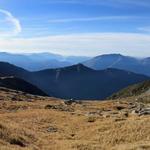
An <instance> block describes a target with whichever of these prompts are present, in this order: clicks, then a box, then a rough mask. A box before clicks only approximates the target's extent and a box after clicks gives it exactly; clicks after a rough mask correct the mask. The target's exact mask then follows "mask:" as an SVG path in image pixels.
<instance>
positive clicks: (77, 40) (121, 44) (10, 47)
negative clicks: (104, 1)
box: [0, 33, 150, 56]
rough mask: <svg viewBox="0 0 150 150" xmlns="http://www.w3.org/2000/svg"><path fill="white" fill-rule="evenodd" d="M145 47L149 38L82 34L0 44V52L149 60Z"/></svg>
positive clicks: (130, 35)
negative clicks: (106, 55) (118, 55)
mask: <svg viewBox="0 0 150 150" xmlns="http://www.w3.org/2000/svg"><path fill="white" fill-rule="evenodd" d="M149 47H150V35H146V34H137V33H84V34H70V35H56V36H47V37H39V38H38V37H37V38H35V37H34V38H13V39H1V40H0V49H1V50H6V51H9V52H14V51H15V52H31V51H32V52H42V51H43V50H44V51H47V52H55V53H60V54H66V55H85V54H86V55H91V56H92V55H99V54H103V53H122V54H126V55H133V56H135V55H136V56H142V55H141V54H143V56H144V55H145V56H149V55H150V51H149ZM20 50H21V51H20ZM23 50H24V51H23Z"/></svg>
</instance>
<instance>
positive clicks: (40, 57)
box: [0, 52, 150, 76]
mask: <svg viewBox="0 0 150 150" xmlns="http://www.w3.org/2000/svg"><path fill="white" fill-rule="evenodd" d="M0 61H3V62H8V63H11V64H13V65H16V66H18V67H21V68H24V69H26V70H29V71H39V70H44V69H56V68H63V67H68V66H72V65H75V64H78V63H82V64H83V65H85V66H87V67H89V68H92V69H94V70H104V69H107V68H116V69H121V70H126V71H131V72H134V73H138V74H144V75H147V76H150V57H147V58H143V59H139V58H134V57H129V56H123V55H120V54H108V55H100V56H97V57H94V58H91V57H83V56H62V55H57V54H52V53H31V54H10V53H5V52H3V53H0Z"/></svg>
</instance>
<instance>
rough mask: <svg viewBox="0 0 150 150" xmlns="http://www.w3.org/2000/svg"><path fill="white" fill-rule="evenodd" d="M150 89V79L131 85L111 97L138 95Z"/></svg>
mask: <svg viewBox="0 0 150 150" xmlns="http://www.w3.org/2000/svg"><path fill="white" fill-rule="evenodd" d="M149 90H150V80H148V81H144V82H141V83H138V84H135V85H131V86H129V87H127V88H125V89H123V90H121V91H119V92H117V93H115V94H113V95H112V96H110V97H109V99H118V98H126V97H131V96H138V95H141V94H142V93H145V92H147V91H149Z"/></svg>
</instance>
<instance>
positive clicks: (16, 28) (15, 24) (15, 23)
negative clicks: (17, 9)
mask: <svg viewBox="0 0 150 150" xmlns="http://www.w3.org/2000/svg"><path fill="white" fill-rule="evenodd" d="M0 13H2V14H3V15H4V16H5V19H4V22H6V23H9V24H11V26H12V29H11V32H1V36H12V35H17V34H19V33H20V32H21V31H22V28H21V24H20V21H19V20H18V19H17V18H16V17H14V16H13V15H12V14H11V13H10V12H9V11H6V10H3V9H0Z"/></svg>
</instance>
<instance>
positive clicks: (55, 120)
mask: <svg viewBox="0 0 150 150" xmlns="http://www.w3.org/2000/svg"><path fill="white" fill-rule="evenodd" d="M0 91H1V92H0V100H1V103H0V149H1V150H10V149H11V150H16V149H17V150H22V149H24V150H33V149H35V150H105V149H106V150H107V149H108V150H111V149H112V150H136V149H137V150H138V149H140V150H143V149H145V150H148V149H150V142H149V141H150V128H149V127H150V117H149V116H143V117H138V116H135V115H132V114H129V116H128V117H125V116H124V114H123V113H122V112H119V110H117V109H116V107H117V106H118V105H119V106H120V105H121V106H122V107H125V108H127V107H128V103H129V102H128V101H127V100H123V101H122V102H118V101H108V102H83V103H82V104H76V105H75V104H74V105H72V106H65V107H67V108H69V109H68V111H66V110H65V111H62V110H58V109H57V110H54V109H45V106H47V105H57V106H64V103H63V101H62V100H59V101H58V100H57V99H55V98H43V97H37V96H36V97H35V96H31V95H22V93H21V92H19V93H16V92H15V91H9V90H7V89H0ZM148 98H149V97H148ZM17 100H18V101H17ZM43 100H44V101H43ZM101 111H105V112H106V115H105V116H104V115H103V116H102V115H98V112H101ZM108 112H112V114H113V113H114V115H111V116H109V115H107V113H108ZM118 112H119V113H118ZM115 113H116V114H117V113H118V114H117V115H115ZM93 114H94V115H93Z"/></svg>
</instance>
